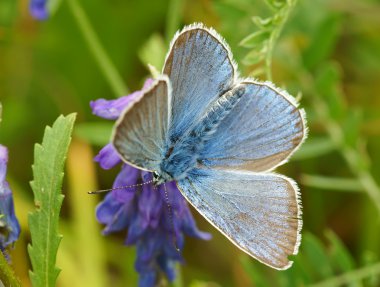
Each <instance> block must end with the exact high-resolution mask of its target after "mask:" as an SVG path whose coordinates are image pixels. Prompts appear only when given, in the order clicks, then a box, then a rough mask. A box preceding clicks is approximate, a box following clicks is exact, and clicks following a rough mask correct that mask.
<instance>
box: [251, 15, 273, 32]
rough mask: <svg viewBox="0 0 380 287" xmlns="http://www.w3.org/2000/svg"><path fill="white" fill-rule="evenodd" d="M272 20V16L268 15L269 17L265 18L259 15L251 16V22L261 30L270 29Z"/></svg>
mask: <svg viewBox="0 0 380 287" xmlns="http://www.w3.org/2000/svg"><path fill="white" fill-rule="evenodd" d="M273 20H274V18H273V17H269V18H265V19H263V18H261V17H259V16H253V17H252V21H253V23H255V25H256V26H257V27H259V28H260V29H261V30H264V29H271V28H272V26H273Z"/></svg>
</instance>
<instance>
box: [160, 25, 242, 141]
mask: <svg viewBox="0 0 380 287" xmlns="http://www.w3.org/2000/svg"><path fill="white" fill-rule="evenodd" d="M163 73H164V74H166V75H168V77H169V79H170V82H171V84H172V89H173V97H172V103H171V107H172V108H171V125H170V130H169V136H170V137H171V138H172V140H173V141H175V140H176V138H178V137H180V136H182V135H183V134H184V133H185V132H186V130H187V129H188V128H189V127H190V125H191V124H193V123H194V121H196V120H197V119H199V118H200V117H201V116H202V115H203V114H204V112H205V111H206V109H207V107H208V106H209V105H210V103H212V102H213V101H215V100H216V99H217V98H218V97H219V96H220V95H222V94H223V93H224V92H225V91H227V90H229V89H230V88H231V87H232V85H233V84H234V82H235V79H236V77H237V75H236V71H235V64H234V63H233V60H232V55H231V52H230V49H229V48H228V46H227V44H225V43H224V41H223V40H222V38H221V37H220V36H219V35H218V34H217V33H216V32H215V31H214V30H212V29H207V28H205V27H203V25H201V24H196V25H191V26H187V27H186V28H185V29H184V30H183V31H182V32H180V33H178V34H177V35H176V36H175V37H174V40H173V42H172V44H171V48H170V51H169V53H168V55H167V57H166V61H165V65H164V68H163Z"/></svg>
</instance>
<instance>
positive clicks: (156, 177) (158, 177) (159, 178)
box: [153, 171, 168, 186]
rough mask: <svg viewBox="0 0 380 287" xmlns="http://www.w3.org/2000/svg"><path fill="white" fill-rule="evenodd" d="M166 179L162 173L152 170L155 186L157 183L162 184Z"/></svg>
mask: <svg viewBox="0 0 380 287" xmlns="http://www.w3.org/2000/svg"><path fill="white" fill-rule="evenodd" d="M167 181H168V179H166V178H165V176H163V174H162V173H158V172H157V171H154V172H153V184H154V185H156V186H157V185H160V184H163V183H165V182H167Z"/></svg>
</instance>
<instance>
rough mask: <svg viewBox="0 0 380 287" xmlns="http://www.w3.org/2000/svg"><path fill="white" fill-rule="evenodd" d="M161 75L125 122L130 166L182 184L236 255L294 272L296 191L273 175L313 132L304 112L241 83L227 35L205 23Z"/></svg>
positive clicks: (187, 33)
mask: <svg viewBox="0 0 380 287" xmlns="http://www.w3.org/2000/svg"><path fill="white" fill-rule="evenodd" d="M162 74H163V75H162V76H159V77H158V78H157V79H156V80H155V83H154V84H153V85H152V86H151V87H150V88H149V89H147V90H145V91H144V93H143V94H142V95H141V97H139V98H137V99H136V100H135V102H134V103H133V104H132V105H130V106H129V107H128V108H127V109H126V110H125V111H124V112H123V114H122V115H121V117H120V118H119V119H118V121H117V123H116V125H115V128H114V131H113V137H112V143H113V145H114V147H115V148H116V150H117V152H118V153H119V154H120V156H121V157H122V159H123V160H124V161H125V162H127V163H128V164H130V165H132V166H135V167H137V168H139V169H143V170H148V171H151V172H154V174H155V183H156V184H161V183H165V182H168V181H173V180H174V181H176V183H177V186H178V188H179V190H180V191H181V192H182V194H183V195H184V196H185V198H186V199H187V200H188V201H189V202H190V203H191V204H192V205H193V206H194V207H195V209H196V210H198V211H199V213H200V214H202V215H203V216H204V217H205V218H206V219H207V220H208V221H209V222H210V223H211V224H212V225H213V226H215V227H216V228H217V229H218V230H219V231H220V232H222V233H223V234H224V235H225V236H226V237H227V238H228V239H229V240H230V241H232V242H233V243H234V244H235V245H236V246H237V247H239V248H240V249H241V250H243V251H245V252H246V253H247V254H249V255H250V256H252V257H254V258H256V259H257V260H259V261H260V262H262V263H264V264H266V265H268V266H270V267H273V268H276V269H287V268H289V267H290V266H291V264H292V262H291V261H289V259H288V256H289V255H292V254H296V253H297V252H298V247H299V244H300V239H301V234H300V232H301V227H302V220H301V203H300V195H299V192H298V188H297V185H296V183H295V182H294V181H293V180H291V179H289V178H286V177H284V176H282V175H278V174H274V173H272V172H271V171H272V170H273V169H274V168H275V167H277V166H279V165H281V164H283V163H284V162H285V161H286V160H287V159H288V158H289V157H290V155H291V154H292V153H293V152H294V151H295V150H296V149H297V148H298V147H299V146H300V144H301V143H302V142H303V140H304V138H305V134H306V132H305V131H306V127H305V118H304V112H303V110H299V109H297V103H296V101H295V100H294V98H292V97H291V96H290V95H288V94H287V93H286V92H285V91H282V90H279V89H278V88H275V87H274V86H273V85H272V84H271V83H269V82H265V83H263V82H258V81H255V80H253V79H241V78H239V75H238V72H237V65H236V63H235V62H234V60H233V58H232V54H231V51H230V49H229V47H228V45H227V44H226V42H225V41H224V40H223V39H222V37H221V36H220V35H219V34H218V33H217V32H216V31H214V30H213V29H209V28H206V27H204V26H203V25H202V24H193V25H190V26H187V27H185V28H184V29H183V30H182V31H181V32H179V33H177V34H176V35H175V37H174V39H173V41H172V43H171V47H170V50H169V53H168V55H167V56H166V60H165V65H164V68H163V72H162Z"/></svg>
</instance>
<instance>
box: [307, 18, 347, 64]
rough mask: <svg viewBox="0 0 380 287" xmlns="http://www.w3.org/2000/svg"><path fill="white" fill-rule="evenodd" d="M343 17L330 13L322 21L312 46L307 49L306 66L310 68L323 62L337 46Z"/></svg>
mask: <svg viewBox="0 0 380 287" xmlns="http://www.w3.org/2000/svg"><path fill="white" fill-rule="evenodd" d="M341 23H342V18H341V17H340V15H329V16H328V17H326V19H325V20H324V21H323V22H322V23H321V25H320V27H319V29H318V31H317V32H316V33H315V36H314V38H313V39H312V40H311V43H310V46H309V47H308V49H307V50H305V52H304V54H303V59H304V63H305V66H306V67H307V68H309V69H312V68H314V67H315V66H317V65H318V64H320V63H322V62H323V61H324V60H325V59H326V58H327V57H328V56H329V55H330V54H331V53H332V51H333V49H334V48H335V43H336V41H337V39H339V33H340V30H341Z"/></svg>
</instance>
